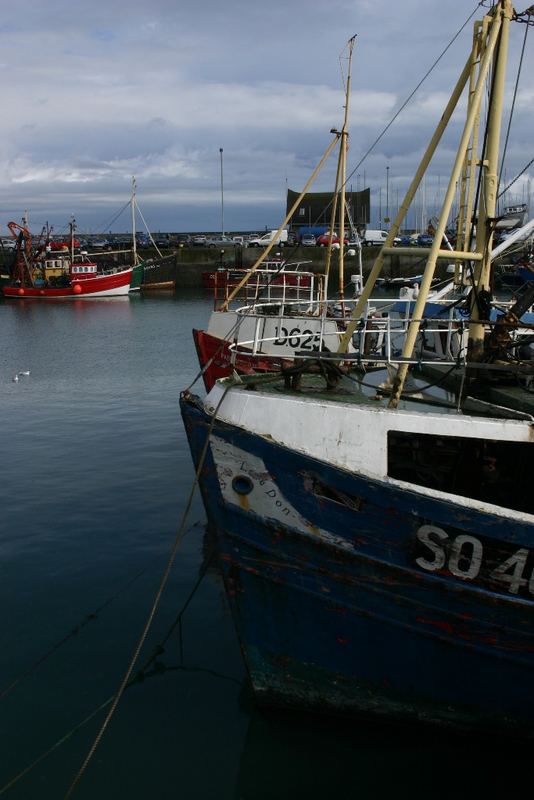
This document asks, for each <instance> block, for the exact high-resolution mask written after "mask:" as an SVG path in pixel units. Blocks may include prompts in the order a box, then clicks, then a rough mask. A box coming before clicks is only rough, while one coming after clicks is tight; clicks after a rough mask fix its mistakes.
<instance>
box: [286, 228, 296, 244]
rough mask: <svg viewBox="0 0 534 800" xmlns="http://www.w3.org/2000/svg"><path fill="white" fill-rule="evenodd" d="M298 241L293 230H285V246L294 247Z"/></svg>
mask: <svg viewBox="0 0 534 800" xmlns="http://www.w3.org/2000/svg"><path fill="white" fill-rule="evenodd" d="M298 243H299V238H298V236H297V234H296V233H293V231H288V232H287V239H286V241H285V245H286V247H296V246H297V245H298Z"/></svg>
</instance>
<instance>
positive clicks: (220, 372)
mask: <svg viewBox="0 0 534 800" xmlns="http://www.w3.org/2000/svg"><path fill="white" fill-rule="evenodd" d="M300 266H301V264H300V263H298V264H286V263H283V262H280V261H274V262H267V264H266V265H265V267H266V268H263V266H262V269H258V270H256V271H255V272H250V271H247V270H227V269H225V270H216V271H215V272H213V273H204V274H205V275H212V276H214V277H213V284H212V290H213V292H214V310H213V312H212V314H211V317H210V320H209V323H208V327H207V330H198V329H195V330H193V339H194V342H195V347H196V350H197V355H198V360H199V364H200V367H201V369H202V370H203V374H202V377H203V380H204V385H205V387H206V389H207V390H208V391H209V390H210V389H211V388H212V387H213V385H214V384H215V382H216V381H217V380H218V379H219V378H224V377H226V376H228V375H230V374H231V372H232V370H235V371H236V372H240V373H243V374H245V375H249V374H252V373H254V372H270V371H272V370H279V369H280V367H281V363H282V361H283V360H284V359H291V358H293V357H294V353H295V350H297V349H299V348H300V347H301V346H304V347H305V346H306V343H307V341H309V342H312V340H313V338H314V337H315V328H314V329H313V332H312V327H313V324H312V318H309V320H307V321H306V322H305V323H304V324H302V325H300V323H299V321H298V320H297V321H296V322H294V323H291V329H290V330H289V331H288V334H289V335H286V336H285V338H284V333H283V331H284V330H285V329H284V328H283V327H282V328H280V329H278V330H276V324H275V323H276V320H277V319H278V318H279V316H278V312H277V309H286V311H288V312H289V311H290V309H291V308H292V307H294V308H295V311H296V307H297V306H301V307H304V308H307V309H310V308H312V307H313V305H314V304H316V303H317V298H318V297H322V296H323V282H322V276H316V275H314V274H313V273H311V272H300V271H299V267H300ZM247 276H248V279H247V280H246V282H245V284H244V285H243V287H242V288H241V289H240V290H239V292H238V293H237V294H236V296H235V298H234V297H232V289H235V288H236V287H237V286H238V285H239V283H240V282H241V281H242V280H243V278H245V277H247ZM230 301H232V304H233V310H232V309H229V307H228V306H229V302H230ZM251 304H252V305H254V306H256V307H258V308H261V309H262V310H261V311H260V312H259V313H257V314H256V313H253V314H251V315H250V316H248V315H245V316H246V319H245V320H243V319H242V318H241V317H240V313H239V311H238V310H235V309H236V305H240V306H243V305H246V306H250V305H251ZM315 307H316V308H317V306H316V305H315ZM264 314H265V319H264ZM273 324H274V326H275V327H274V328H273ZM257 326H259V327H257ZM260 328H261V330H260ZM267 328H269V332H267V333H266V330H267ZM271 329H272V335H270V334H271ZM297 329H298V330H297ZM237 331H239V336H237ZM255 335H261V336H262V337H263V338H265V337H266V336H267V338H270V344H269V345H268V346H267V347H266V349H265V350H264V351H263V352H257V351H256V352H255V351H254V346H253V344H251V342H252V340H253V339H254V336H255ZM237 338H238V339H239V348H238V351H236V352H233V351H232V349H233V345H234V344H235V343H236V339H237ZM315 344H317V343H315ZM315 344H314V347H315Z"/></svg>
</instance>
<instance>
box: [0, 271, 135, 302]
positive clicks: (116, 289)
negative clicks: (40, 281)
mask: <svg viewBox="0 0 534 800" xmlns="http://www.w3.org/2000/svg"><path fill="white" fill-rule="evenodd" d="M131 277H132V270H131V269H127V270H121V271H120V272H114V273H110V274H109V275H97V276H96V277H94V278H83V279H82V278H80V279H79V280H76V279H75V280H73V281H72V283H71V284H70V285H69V286H57V287H52V286H46V287H34V286H4V287H3V290H2V291H3V293H4V297H9V298H12V299H17V300H46V299H54V300H58V299H63V298H64V299H72V300H79V299H82V298H84V297H118V296H120V295H126V294H128V291H129V289H130V280H131Z"/></svg>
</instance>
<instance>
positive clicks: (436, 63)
mask: <svg viewBox="0 0 534 800" xmlns="http://www.w3.org/2000/svg"><path fill="white" fill-rule="evenodd" d="M482 5H484V0H480V2H479V3H477V5H476V8H475V9H474V10H473V11H472V13H471V14H470V15H469V16H468V18H467V19H466V21H465V22H464V24H463V25H462V27H461V28H460V29H459V30H458V31H457V33H455V34H454V36H453V37H452V39H451V40H450V42H449V44H448V45H447V46H446V47H445V49H444V50H442V52H441V53H440V55H439V56H438V57H437V58H436V60H435V61H434V63H433V64H432V66H431V67H430V68H429V69H428V70H427V72H426V73H425V74H424V75H423V77H422V78H421V80H420V81H419V83H418V84H417V86H416V87H415V89H414V90H413V91H412V92H411V93H410V94H409V95H408V97H407V98H406V100H405V101H404V102H403V104H402V105H401V107H400V108H399V109H398V111H396V112H395V114H394V115H393V117H392V118H391V119H390V121H389V122H388V124H387V125H386V127H385V128H384V129H383V130H382V132H381V133H380V134H379V135H378V136H377V138H376V139H375V140H374V142H373V143H372V145H371V146H370V147H369V149H368V150H367V151H366V153H365V154H364V155H363V156H362V158H361V159H360V160H359V161H358V163H357V164H356V166H355V167H354V169H353V170H352V172H351V173H350V174H349V175H348V176H347V179H346V181H345V185H346V184H347V182H348V181H349V180H350V179H351V178H352V176H353V175H354V173H355V172H356V170H358V169H359V168H360V167H361V165H362V164H363V162H364V161H365V159H366V158H367V157H368V156H369V155H370V154H371V153H372V152H373V150H374V148H375V147H376V145H377V144H378V142H379V141H380V140H381V139H382V138H383V136H384V135H385V134H386V133H387V131H388V130H389V128H390V127H391V126H392V125H393V123H394V122H395V120H396V119H397V117H398V116H399V115H400V114H401V113H402V111H404V109H405V108H406V106H407V105H408V103H409V102H410V101H411V99H412V98H413V96H414V95H415V94H416V92H417V91H418V90H419V89H420V87H421V86H422V85H423V83H424V82H425V81H426V79H427V78H428V76H429V75H430V74H431V73H432V72H433V70H434V69H435V67H436V66H437V65H438V64H439V62H440V61H441V59H442V58H443V56H444V55H445V53H446V52H447V51H448V50H449V49H450V47H452V45H453V44H454V42H455V41H456V39H457V38H458V37H459V36H460V34H461V33H462V31H463V30H464V28H465V27H466V25H468V24H469V22H470V21H471V19H472V18H473V17H474V16H475V14H476V13H477V11H478V9H479V8H480V6H482Z"/></svg>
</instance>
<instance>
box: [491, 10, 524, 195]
mask: <svg viewBox="0 0 534 800" xmlns="http://www.w3.org/2000/svg"><path fill="white" fill-rule="evenodd" d="M529 27H530V26H529V25H525V35H524V37H523V47H522V48H521V55H520V57H519V66H518V67H517V76H516V80H515V86H514V96H513V98H512V107H511V108H510V117H509V119H508V126H507V128H506V136H505V139H504V147H503V153H502V161H501V169H500V172H499V182H498V184H497V186H500V185H501V180H502V173H503V168H504V162H505V159H506V151H507V149H508V139H509V136H510V128H511V127H512V119H513V116H514V109H515V101H516V97H517V89H518V87H519V78H520V77H521V69H522V67H523V56H524V54H525V46H526V43H527V35H528V29H529ZM500 196H501V195H499V197H500Z"/></svg>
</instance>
